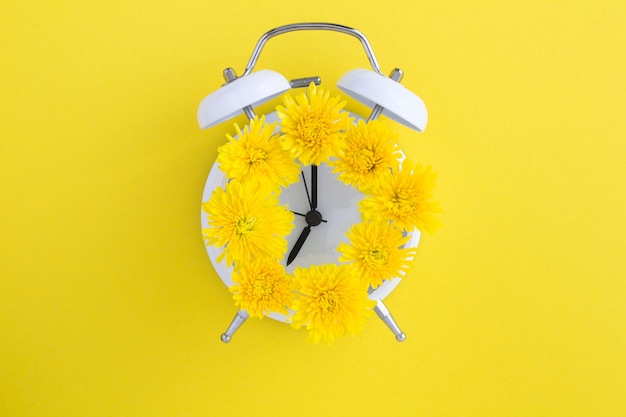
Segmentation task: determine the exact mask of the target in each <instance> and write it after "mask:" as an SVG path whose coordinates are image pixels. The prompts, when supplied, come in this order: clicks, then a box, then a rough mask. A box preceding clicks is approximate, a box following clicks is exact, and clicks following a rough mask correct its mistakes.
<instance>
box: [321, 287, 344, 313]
mask: <svg viewBox="0 0 626 417" xmlns="http://www.w3.org/2000/svg"><path fill="white" fill-rule="evenodd" d="M319 302H320V307H321V308H322V309H324V310H326V311H333V310H336V309H337V307H338V306H339V296H338V295H337V293H335V291H325V292H323V293H322V294H321V295H320V297H319Z"/></svg>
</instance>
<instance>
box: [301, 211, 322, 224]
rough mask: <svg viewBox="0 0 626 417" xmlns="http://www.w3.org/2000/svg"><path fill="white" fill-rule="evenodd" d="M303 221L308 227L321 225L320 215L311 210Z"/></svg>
mask: <svg viewBox="0 0 626 417" xmlns="http://www.w3.org/2000/svg"><path fill="white" fill-rule="evenodd" d="M304 219H305V220H306V224H308V225H309V226H317V225H319V224H320V223H322V214H321V213H320V212H319V211H317V210H311V211H309V212H308V213H307V214H306V216H304Z"/></svg>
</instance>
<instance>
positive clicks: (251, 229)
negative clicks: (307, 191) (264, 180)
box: [202, 180, 293, 265]
mask: <svg viewBox="0 0 626 417" xmlns="http://www.w3.org/2000/svg"><path fill="white" fill-rule="evenodd" d="M202 210H204V211H205V212H206V213H207V214H208V225H209V227H207V228H204V229H203V230H202V234H203V235H204V238H205V239H206V241H207V245H215V246H216V247H224V252H222V253H221V254H220V256H219V257H218V259H217V260H218V261H221V260H222V259H223V258H224V257H226V263H227V264H229V265H230V264H232V263H233V262H236V261H249V260H250V259H251V258H256V257H262V256H268V257H270V258H276V259H281V258H282V257H283V255H284V254H285V252H286V251H287V239H285V236H287V235H288V234H289V233H290V232H291V229H292V228H293V213H292V212H290V211H289V210H287V209H286V208H285V207H282V206H280V205H279V200H278V196H277V195H276V194H275V193H270V194H265V193H264V192H263V190H259V189H258V188H256V187H255V186H254V185H253V184H252V183H246V184H242V183H241V182H240V181H237V180H233V181H230V182H229V183H228V184H227V185H226V189H224V188H221V187H219V188H216V189H215V191H213V194H212V195H211V198H210V199H209V201H208V202H205V203H203V204H202Z"/></svg>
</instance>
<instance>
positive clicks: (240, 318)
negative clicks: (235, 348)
mask: <svg viewBox="0 0 626 417" xmlns="http://www.w3.org/2000/svg"><path fill="white" fill-rule="evenodd" d="M248 317H250V315H249V314H248V312H247V311H245V310H239V311H238V312H237V314H235V317H234V318H233V321H232V322H231V323H230V326H228V329H226V331H225V332H224V333H223V334H222V338H221V339H222V342H224V343H228V342H230V339H231V338H232V337H233V334H235V332H236V331H237V329H239V328H240V327H241V325H242V324H243V323H244V322H245V321H246V320H247V319H248Z"/></svg>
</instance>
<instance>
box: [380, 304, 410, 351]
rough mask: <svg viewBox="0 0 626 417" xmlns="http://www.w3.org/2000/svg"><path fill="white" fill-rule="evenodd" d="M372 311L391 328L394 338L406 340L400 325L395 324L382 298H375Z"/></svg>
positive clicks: (401, 340) (399, 340)
mask: <svg viewBox="0 0 626 417" xmlns="http://www.w3.org/2000/svg"><path fill="white" fill-rule="evenodd" d="M374 311H375V312H376V315H377V316H378V317H379V318H380V319H381V320H382V321H383V322H384V323H385V324H386V325H387V327H389V329H391V331H392V332H393V334H394V335H396V340H397V341H398V342H404V341H405V340H406V335H405V334H404V333H403V332H402V331H401V330H400V327H398V325H397V324H396V321H395V320H394V319H393V317H392V316H391V313H390V312H389V310H388V309H387V307H386V306H385V304H383V302H382V300H376V307H374Z"/></svg>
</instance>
